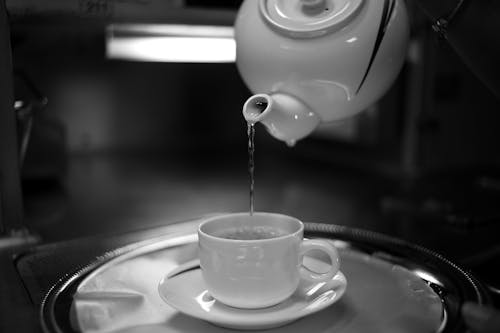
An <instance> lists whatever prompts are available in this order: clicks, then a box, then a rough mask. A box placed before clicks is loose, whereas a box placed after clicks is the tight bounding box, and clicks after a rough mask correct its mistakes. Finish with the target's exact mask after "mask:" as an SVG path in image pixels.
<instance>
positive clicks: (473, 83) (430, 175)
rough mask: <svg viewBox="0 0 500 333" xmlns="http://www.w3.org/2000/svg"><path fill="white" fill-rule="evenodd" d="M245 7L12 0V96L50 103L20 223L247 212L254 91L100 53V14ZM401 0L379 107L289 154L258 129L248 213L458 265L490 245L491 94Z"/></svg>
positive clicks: (52, 232) (235, 79) (130, 226)
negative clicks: (390, 73) (406, 19)
mask: <svg viewBox="0 0 500 333" xmlns="http://www.w3.org/2000/svg"><path fill="white" fill-rule="evenodd" d="M56 2H57V1H56ZM56 2H54V3H56ZM27 3H29V1H28V2H27ZM240 3H241V1H229V0H228V1H222V0H220V1H214V0H212V1H201V0H185V1H181V0H179V1H171V3H170V4H171V11H170V12H162V13H159V12H156V11H154V10H149V9H148V6H153V5H154V4H155V2H154V1H153V2H141V1H137V2H134V1H129V2H127V1H123V2H113V1H104V0H100V1H91V0H89V1H83V0H82V1H78V5H74V4H73V7H71V6H70V7H68V8H66V9H63V10H62V11H63V12H62V13H61V9H58V10H54V11H53V12H51V10H50V6H49V7H45V8H43V9H40V6H41V5H37V4H36V3H35V2H33V3H32V4H31V5H30V6H31V7H28V8H29V10H27V9H26V7H27V6H26V5H25V4H23V3H22V2H16V1H7V8H8V9H9V12H10V17H11V36H12V47H13V59H14V67H15V70H16V75H15V95H16V100H18V101H24V102H25V103H28V102H30V101H37V100H39V99H40V97H41V96H46V97H47V99H48V103H47V104H46V105H44V104H43V105H38V107H37V108H35V110H34V111H33V128H32V132H31V137H30V141H29V144H28V146H27V150H26V155H25V159H24V163H23V166H22V179H23V195H24V214H25V224H26V225H27V226H28V227H29V228H30V229H32V230H33V231H35V232H36V233H38V234H40V235H41V237H42V239H43V241H44V242H51V241H59V240H66V239H73V238H79V237H84V236H90V235H100V234H104V233H109V232H123V231H132V230H138V229H142V228H148V227H153V226H159V225H163V224H168V223H172V222H175V221H178V220H182V219H186V218H191V217H195V216H200V215H203V214H209V213H214V212H227V211H244V210H247V209H248V182H249V178H248V173H247V158H248V155H247V137H246V124H245V121H244V119H243V117H242V116H241V108H242V105H243V102H244V101H245V100H246V98H248V97H249V96H250V94H251V92H250V91H249V90H248V89H247V88H246V87H245V85H244V84H243V82H242V79H241V78H240V76H239V74H238V71H237V69H236V66H235V64H234V63H224V64H190V63H161V62H154V63H153V62H137V61H126V60H117V59H109V58H107V57H106V37H107V34H106V27H107V26H108V25H109V24H110V23H116V22H122V23H123V22H125V23H134V22H136V23H182V24H212V25H227V26H231V25H232V23H233V21H234V18H235V15H236V10H237V8H238V7H239V4H240ZM18 5H19V6H18ZM125 5H130V6H137V7H138V8H139V7H140V10H135V11H128V10H124V11H121V8H122V7H126V6H125ZM163 5H164V6H165V4H163ZM120 6H122V7H120ZM141 6H142V7H141ZM408 6H409V8H410V14H411V21H412V38H411V43H410V48H409V51H408V56H407V59H406V63H405V66H404V68H403V71H402V72H401V75H400V77H399V78H398V80H397V81H396V83H395V84H394V86H393V88H392V89H391V90H390V91H389V92H388V93H387V94H386V95H385V96H384V97H383V98H382V99H381V100H380V101H379V103H377V104H376V105H373V106H372V107H370V109H369V110H367V111H366V112H365V113H363V114H361V115H360V116H358V117H356V118H354V119H350V120H347V121H345V122H342V123H336V124H331V125H327V126H324V127H323V128H322V129H321V130H319V131H318V132H317V133H315V134H314V135H312V136H311V137H309V138H306V139H304V140H302V141H301V142H299V143H298V144H297V145H296V146H295V147H294V148H288V147H287V146H286V145H285V144H283V143H281V142H278V141H276V140H275V139H273V138H272V137H270V136H269V135H268V134H267V133H266V132H265V130H264V128H262V127H258V128H257V139H256V140H257V141H256V209H257V210H267V211H279V212H282V213H287V214H292V215H295V216H297V217H299V218H301V219H303V220H305V221H313V222H325V223H337V224H343V225H348V226H353V227H362V228H367V229H371V230H375V231H379V232H384V233H388V234H391V235H394V236H397V237H401V238H404V239H407V240H410V241H412V242H416V243H419V244H423V245H426V246H429V247H432V248H434V249H437V250H439V251H441V252H443V253H445V254H446V255H448V256H450V257H453V258H457V259H460V260H464V262H466V260H467V258H468V257H470V255H472V254H474V255H476V254H482V253H486V252H485V251H490V252H491V251H492V249H493V250H495V249H496V246H497V239H496V237H495V233H494V231H497V230H498V223H499V222H500V211H499V208H498V203H499V202H500V200H499V199H500V177H499V163H500V131H499V130H498V128H499V124H500V112H499V105H500V104H499V101H498V100H497V99H495V97H494V96H493V94H491V93H490V92H489V91H488V90H487V89H486V88H485V87H484V86H483V85H482V83H481V82H480V81H478V80H477V79H476V78H475V76H474V75H473V74H472V73H471V72H470V71H469V70H468V69H467V68H466V67H465V66H464V65H463V64H462V63H461V61H460V60H459V59H458V58H457V56H456V55H455V54H454V53H453V51H452V50H451V49H450V48H449V47H448V46H447V45H446V43H443V42H442V41H439V40H438V39H437V38H436V36H435V35H434V34H433V32H432V31H431V29H430V28H429V26H430V24H429V22H428V21H426V19H425V18H424V17H423V15H421V14H420V13H419V12H418V10H416V9H415V8H414V6H413V5H412V3H411V2H409V3H408ZM56 7H57V6H56ZM141 8H142V9H141ZM430 231H431V232H430ZM444 240H445V241H444ZM464 241H467V246H466V247H464V246H463V242H464ZM495 251H496V250H495ZM495 251H493V252H494V253H496V252H495ZM490 252H488V253H490ZM491 258H492V255H490V256H487V259H488V260H489V259H491Z"/></svg>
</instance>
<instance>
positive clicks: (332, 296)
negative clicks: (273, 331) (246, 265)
mask: <svg viewBox="0 0 500 333" xmlns="http://www.w3.org/2000/svg"><path fill="white" fill-rule="evenodd" d="M306 264H307V267H308V268H311V269H313V270H315V271H326V269H327V268H326V269H325V266H327V264H325V263H324V262H322V261H319V260H316V259H313V258H308V260H307V262H306ZM346 286H347V281H346V278H345V276H344V274H342V272H340V271H339V272H338V273H337V275H336V276H335V277H333V279H332V280H331V281H329V282H327V283H325V282H322V283H317V284H311V283H310V282H305V281H303V282H301V284H300V286H299V288H298V289H297V291H296V292H295V294H293V295H292V296H291V297H290V298H288V299H287V300H285V301H283V302H282V303H280V304H277V305H275V306H272V307H268V308H263V309H252V310H248V309H239V308H233V307H229V306H227V305H224V304H222V303H220V302H218V301H217V300H215V299H213V298H212V296H211V295H210V294H209V293H208V291H207V289H206V287H205V282H204V281H203V277H202V274H201V270H200V268H199V262H198V261H192V262H189V263H187V264H185V265H182V266H180V267H179V268H177V269H175V270H174V271H173V272H171V273H169V274H168V275H167V276H166V277H164V278H163V279H162V280H161V281H160V284H159V286H158V292H159V294H160V297H161V298H162V299H163V300H164V301H165V302H166V303H167V304H169V305H170V306H172V307H173V308H175V309H177V310H178V311H180V312H182V313H184V314H186V315H189V316H192V317H195V318H198V319H202V320H205V321H208V322H210V323H212V324H215V325H217V326H222V327H227V328H232V329H240V330H259V329H270V328H274V327H278V326H283V325H285V324H288V323H290V322H293V321H295V320H297V319H299V318H302V317H304V316H307V315H310V314H312V313H315V312H318V311H320V310H322V309H324V308H326V307H328V306H329V305H331V304H333V303H335V302H336V301H338V300H339V299H340V298H341V297H342V295H343V294H344V292H345V290H346Z"/></svg>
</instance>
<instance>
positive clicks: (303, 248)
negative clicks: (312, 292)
mask: <svg viewBox="0 0 500 333" xmlns="http://www.w3.org/2000/svg"><path fill="white" fill-rule="evenodd" d="M312 250H319V251H322V252H324V253H326V254H327V255H328V256H329V257H330V262H331V268H330V270H329V271H328V272H325V273H318V272H314V271H312V270H311V269H309V268H307V267H306V266H304V265H302V267H301V270H300V275H301V276H302V278H304V279H306V280H309V281H311V282H316V283H317V282H325V281H329V280H331V279H332V278H333V277H334V276H335V275H336V274H337V272H338V271H339V268H340V258H339V253H338V251H337V248H336V247H335V246H334V245H333V244H332V243H330V242H328V241H325V240H321V239H306V240H304V241H303V242H302V244H301V245H300V258H301V260H302V259H303V258H304V255H305V254H306V253H307V252H309V251H312Z"/></svg>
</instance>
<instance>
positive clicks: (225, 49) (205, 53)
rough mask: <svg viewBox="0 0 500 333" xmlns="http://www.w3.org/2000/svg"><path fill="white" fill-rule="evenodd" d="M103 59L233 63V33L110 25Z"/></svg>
mask: <svg viewBox="0 0 500 333" xmlns="http://www.w3.org/2000/svg"><path fill="white" fill-rule="evenodd" d="M106 56H107V58H109V59H121V60H130V61H148V62H187V63H228V62H234V61H235V59H236V43H235V40H234V29H233V27H231V26H207V25H178V24H112V25H110V26H108V28H107V40H106Z"/></svg>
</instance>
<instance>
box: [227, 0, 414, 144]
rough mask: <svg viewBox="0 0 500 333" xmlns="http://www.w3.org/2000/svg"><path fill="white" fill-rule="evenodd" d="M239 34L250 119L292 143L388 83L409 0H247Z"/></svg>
mask: <svg viewBox="0 0 500 333" xmlns="http://www.w3.org/2000/svg"><path fill="white" fill-rule="evenodd" d="M235 37H236V45H237V58H236V59H237V60H236V63H237V67H238V69H239V71H240V74H241V76H242V78H243V80H244V82H245V83H246V84H247V86H248V87H249V88H250V89H251V90H252V91H253V92H254V93H257V94H256V95H254V96H252V97H250V98H249V99H248V100H247V101H246V102H245V104H244V106H243V114H244V117H245V119H246V120H247V121H248V122H250V123H255V122H262V123H263V124H264V125H265V126H266V128H267V129H268V131H269V132H270V133H271V135H273V136H274V137H276V138H277V139H280V140H283V141H286V142H288V143H290V144H293V143H295V141H296V140H299V139H301V138H303V137H305V136H307V135H309V134H310V133H311V132H312V131H314V129H315V128H316V126H318V125H319V124H320V123H321V122H331V121H335V120H340V119H343V118H347V117H350V116H353V115H355V114H356V113H358V112H360V111H362V110H364V109H365V108H366V107H367V106H369V105H370V104H372V103H374V102H375V101H376V100H377V99H379V98H380V97H381V96H382V95H383V94H384V93H385V92H386V91H387V90H388V89H389V87H390V86H391V84H392V83H393V81H394V80H395V78H396V77H397V75H398V73H399V71H400V69H401V67H402V65H403V62H404V58H405V55H406V48H407V44H408V39H409V24H408V16H407V12H406V6H405V3H404V0H245V1H244V2H243V4H242V6H241V8H240V10H239V13H238V16H237V19H236V23H235Z"/></svg>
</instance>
